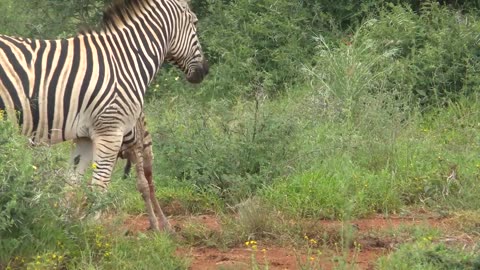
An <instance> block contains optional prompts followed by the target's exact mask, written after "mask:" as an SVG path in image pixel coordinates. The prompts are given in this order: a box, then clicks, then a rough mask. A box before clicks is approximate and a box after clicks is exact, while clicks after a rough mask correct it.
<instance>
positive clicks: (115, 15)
mask: <svg viewBox="0 0 480 270" xmlns="http://www.w3.org/2000/svg"><path fill="white" fill-rule="evenodd" d="M146 1H148V0H113V2H112V3H111V4H110V6H109V7H107V8H106V9H105V11H104V12H103V21H102V25H101V27H102V28H104V27H105V26H108V25H110V24H115V23H117V22H118V21H119V17H120V16H121V15H122V14H125V13H129V12H131V11H134V10H136V9H138V8H139V7H140V6H141V4H142V3H143V2H146ZM176 1H177V2H178V3H179V4H180V5H181V6H182V7H186V8H188V3H189V2H190V1H189V0H176Z"/></svg>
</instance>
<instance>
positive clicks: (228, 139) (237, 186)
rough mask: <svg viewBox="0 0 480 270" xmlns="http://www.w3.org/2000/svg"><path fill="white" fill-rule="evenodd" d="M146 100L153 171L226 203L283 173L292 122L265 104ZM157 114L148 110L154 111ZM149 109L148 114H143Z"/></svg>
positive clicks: (242, 196) (282, 112)
mask: <svg viewBox="0 0 480 270" xmlns="http://www.w3.org/2000/svg"><path fill="white" fill-rule="evenodd" d="M158 104H159V101H156V102H152V103H151V105H150V106H151V107H150V106H149V108H147V115H148V116H149V119H152V118H153V117H154V115H161V117H160V118H159V119H160V120H159V121H158V122H155V124H154V125H156V126H157V127H158V132H156V133H154V134H153V136H154V140H155V141H156V142H157V143H156V144H155V149H154V151H155V169H156V171H157V172H158V173H159V174H160V175H162V177H166V178H169V179H172V178H174V179H178V180H179V181H186V182H187V183H190V184H193V185H195V186H196V187H197V188H198V189H199V190H209V191H212V192H214V193H216V194H218V195H220V196H221V197H223V198H228V200H235V201H236V200H238V199H241V198H245V197H246V196H248V195H249V194H251V193H254V192H255V190H256V189H258V188H259V187H261V186H262V185H264V184H267V183H269V182H270V181H271V179H273V178H274V177H275V176H277V175H280V174H282V172H283V171H284V170H285V167H284V164H285V163H284V162H285V160H288V155H289V151H290V149H289V139H290V138H291V136H293V135H294V133H295V129H296V124H295V122H294V121H291V120H292V119H291V117H290V116H288V111H287V110H284V109H282V108H279V107H273V106H272V107H270V106H269V105H267V104H268V103H267V102H264V101H261V100H259V101H258V102H238V103H236V104H234V105H233V106H231V105H229V104H228V102H223V101H216V102H215V101H212V102H210V103H209V104H210V108H209V109H207V108H206V107H204V106H202V105H200V104H196V103H193V102H192V101H191V100H189V99H187V100H181V99H180V98H177V99H176V100H175V102H168V101H167V102H165V103H163V104H162V105H158ZM159 107H161V108H165V111H163V112H159V111H156V112H153V111H152V110H154V109H155V108H159ZM149 111H150V112H151V113H149Z"/></svg>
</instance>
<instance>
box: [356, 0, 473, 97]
mask: <svg viewBox="0 0 480 270" xmlns="http://www.w3.org/2000/svg"><path fill="white" fill-rule="evenodd" d="M479 31H480V22H479V21H478V19H477V18H476V17H475V16H471V15H466V14H461V13H459V12H457V11H454V10H451V9H449V8H446V7H442V6H440V5H438V4H435V3H432V2H427V3H425V4H424V5H422V7H421V11H420V13H415V12H414V11H412V10H411V9H409V8H406V7H402V6H390V7H389V8H388V9H383V10H382V11H381V12H380V16H379V17H378V18H373V19H371V20H368V21H367V22H366V23H365V24H364V25H363V26H362V27H360V28H359V30H358V31H357V33H356V35H355V37H354V40H353V41H352V46H353V47H354V48H365V49H366V51H365V53H366V54H368V55H375V56H374V57H382V56H387V58H389V59H388V60H386V61H379V62H377V63H375V65H374V66H372V67H371V68H372V70H373V71H374V73H377V72H378V73H380V72H381V71H384V70H386V71H388V74H386V78H385V85H384V86H383V87H384V89H392V90H397V91H400V92H407V93H412V94H414V95H415V96H416V98H417V99H418V100H419V102H420V103H421V104H439V105H444V104H446V103H447V102H448V101H449V100H451V99H455V98H458V97H459V96H461V95H463V94H470V93H474V92H475V89H476V88H477V87H478V83H477V81H476V80H477V79H476V75H475V74H476V73H477V72H476V71H477V70H478V68H479V61H478V60H479V58H478V55H479V53H480V50H479V47H478V39H477V34H476V33H478V32H479ZM375 71H377V72H375Z"/></svg>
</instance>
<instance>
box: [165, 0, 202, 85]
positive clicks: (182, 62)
mask: <svg viewBox="0 0 480 270" xmlns="http://www.w3.org/2000/svg"><path fill="white" fill-rule="evenodd" d="M175 1H176V3H177V4H178V6H179V9H178V16H173V17H172V18H173V20H175V22H173V25H174V26H176V27H175V28H174V30H173V33H172V40H171V44H170V50H169V52H168V54H167V58H166V60H167V61H168V62H170V63H173V64H175V65H176V66H178V67H179V68H180V69H181V70H182V71H183V72H184V73H185V75H186V79H187V81H189V82H190V83H200V82H202V81H203V78H204V77H205V76H206V75H207V74H208V61H207V59H206V58H205V56H204V55H203V52H202V47H201V45H200V41H199V40H198V35H197V27H196V24H197V21H198V19H197V16H196V15H195V14H194V13H193V12H192V11H191V10H190V8H189V6H188V3H187V2H185V0H175ZM175 15H177V14H175Z"/></svg>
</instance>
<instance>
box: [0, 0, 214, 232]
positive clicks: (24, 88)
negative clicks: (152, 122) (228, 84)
mask: <svg viewBox="0 0 480 270" xmlns="http://www.w3.org/2000/svg"><path fill="white" fill-rule="evenodd" d="M196 22H197V18H196V16H195V14H194V13H193V12H191V10H190V9H189V8H188V5H187V4H186V3H185V2H184V1H183V0H124V1H122V2H121V3H117V4H114V5H112V6H111V7H110V8H109V9H107V10H106V12H105V14H104V21H103V25H102V27H101V29H100V30H98V31H93V30H91V31H88V32H84V33H81V34H79V35H77V36H75V37H72V38H69V39H59V40H34V39H26V38H16V37H10V36H3V35H2V36H0V109H3V110H5V111H6V112H7V115H8V116H9V118H11V119H12V120H16V121H17V122H18V123H19V125H20V126H21V133H22V134H24V135H26V136H29V137H31V140H32V141H33V142H40V141H42V142H47V143H50V144H55V143H59V142H62V141H67V140H77V142H78V143H77V146H76V151H77V152H79V153H83V152H87V153H89V152H91V157H92V160H93V162H94V163H95V164H96V168H95V169H94V170H93V176H92V181H91V184H92V185H94V186H99V187H100V188H102V189H105V188H106V187H107V185H108V183H109V182H110V177H111V173H112V169H113V166H114V164H115V161H116V159H117V155H118V153H119V152H120V150H121V146H122V141H123V140H124V136H127V137H128V136H130V137H131V136H132V134H134V133H135V131H136V127H135V125H137V126H138V125H139V123H141V122H142V121H137V120H139V117H140V115H141V112H142V109H143V103H144V95H145V91H146V89H147V86H148V85H149V83H150V82H151V81H152V79H153V77H154V75H155V74H156V73H157V71H158V70H159V69H160V67H161V65H162V63H163V62H164V60H168V61H170V62H172V63H174V64H176V65H177V66H178V67H179V68H180V69H181V70H182V71H183V72H184V73H185V74H186V79H187V81H189V82H191V83H199V82H201V81H202V80H203V78H204V76H205V75H206V74H207V73H208V64H207V61H206V59H205V57H204V56H203V53H202V50H201V46H200V42H199V40H198V37H197V30H196ZM142 132H143V131H140V130H138V132H137V134H139V133H142ZM127 141H128V140H127ZM135 143H137V141H136V140H130V142H129V143H128V142H127V146H128V144H135ZM81 156H82V155H81ZM82 157H83V156H82ZM85 157H88V155H86V156H85ZM83 160H90V158H85V159H83V158H82V160H81V161H80V163H82V162H83ZM137 167H138V166H137ZM138 188H139V190H140V191H141V192H142V195H143V197H144V200H145V201H146V203H147V198H146V197H145V194H148V184H147V183H146V181H142V183H139V184H138ZM147 207H148V204H147ZM147 211H148V209H147ZM150 221H151V225H152V222H153V221H152V220H150ZM153 225H154V224H153ZM157 226H158V225H157ZM153 228H154V229H155V226H153Z"/></svg>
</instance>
